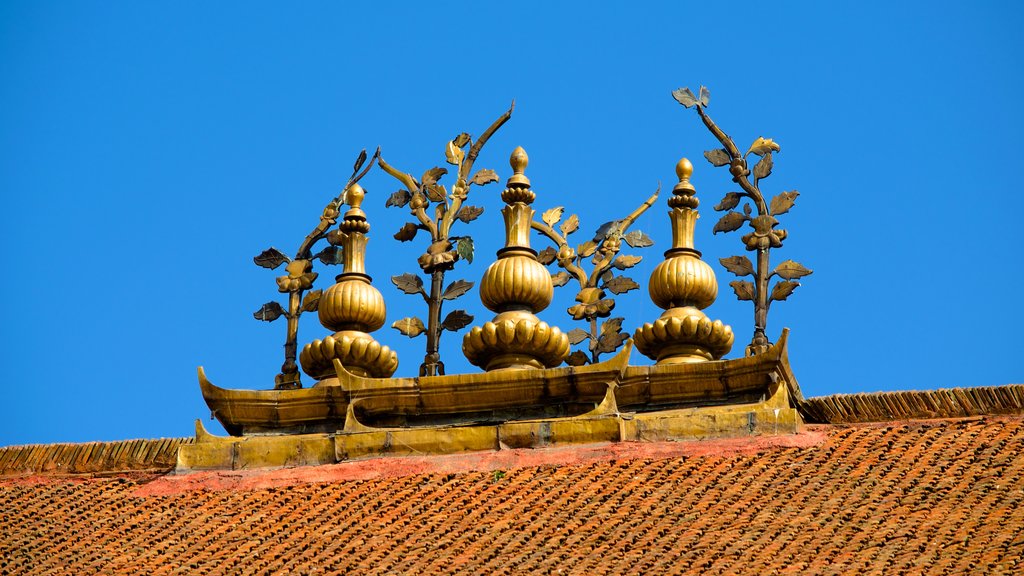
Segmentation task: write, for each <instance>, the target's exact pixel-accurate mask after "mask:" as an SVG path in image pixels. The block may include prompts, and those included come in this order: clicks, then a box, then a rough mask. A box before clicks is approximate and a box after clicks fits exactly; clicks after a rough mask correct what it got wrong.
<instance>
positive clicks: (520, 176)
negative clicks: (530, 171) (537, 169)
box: [507, 146, 530, 188]
mask: <svg viewBox="0 0 1024 576" xmlns="http://www.w3.org/2000/svg"><path fill="white" fill-rule="evenodd" d="M508 163H509V165H511V166H512V172H513V174H512V177H510V178H509V179H508V184H507V186H508V187H509V188H512V187H517V188H518V187H522V188H529V187H530V179H529V178H527V177H526V175H525V174H524V172H526V166H527V165H528V164H529V163H530V157H529V156H527V155H526V150H524V149H523V147H522V146H517V147H516V149H515V150H513V151H512V156H511V157H510V158H509V159H508Z"/></svg>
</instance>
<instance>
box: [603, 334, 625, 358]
mask: <svg viewBox="0 0 1024 576" xmlns="http://www.w3.org/2000/svg"><path fill="white" fill-rule="evenodd" d="M627 338H629V334H623V333H622V332H608V333H605V334H602V335H601V337H600V338H599V339H598V341H597V351H598V352H602V353H611V352H615V350H616V349H617V348H618V347H619V346H622V343H623V342H624V341H625V340H626V339H627Z"/></svg>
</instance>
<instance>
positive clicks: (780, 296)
mask: <svg viewBox="0 0 1024 576" xmlns="http://www.w3.org/2000/svg"><path fill="white" fill-rule="evenodd" d="M799 285H800V283H799V282H776V283H775V286H772V297H771V299H772V300H785V299H786V298H788V297H789V295H790V294H792V293H793V290H796V287H797V286H799Z"/></svg>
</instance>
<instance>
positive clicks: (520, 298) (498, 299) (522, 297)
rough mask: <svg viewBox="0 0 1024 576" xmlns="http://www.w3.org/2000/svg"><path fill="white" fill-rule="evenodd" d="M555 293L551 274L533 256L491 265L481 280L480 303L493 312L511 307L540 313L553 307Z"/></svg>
mask: <svg viewBox="0 0 1024 576" xmlns="http://www.w3.org/2000/svg"><path fill="white" fill-rule="evenodd" d="M554 294H555V288H554V285H553V284H552V283H551V273H550V272H548V269H547V268H545V267H544V265H543V264H541V263H540V262H537V260H536V259H534V258H532V257H530V256H512V257H510V258H501V259H499V260H497V261H495V262H493V263H491V265H490V266H489V267H488V268H487V271H486V272H484V277H483V278H482V279H481V280H480V300H481V301H482V302H483V304H484V306H486V307H487V308H488V309H489V310H491V311H493V312H503V311H505V310H507V309H509V308H511V307H526V308H529V309H531V310H533V311H534V312H540V311H541V310H544V309H545V308H547V307H548V305H549V304H551V299H552V297H554Z"/></svg>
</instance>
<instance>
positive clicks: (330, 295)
mask: <svg viewBox="0 0 1024 576" xmlns="http://www.w3.org/2000/svg"><path fill="white" fill-rule="evenodd" d="M364 196H365V192H364V191H363V188H362V186H360V185H359V184H353V185H352V186H350V187H349V189H348V193H347V194H346V195H345V200H346V203H347V204H348V205H349V207H350V208H349V210H348V211H347V212H345V218H344V219H343V220H342V221H341V223H340V224H339V225H338V229H337V230H335V231H334V232H331V233H330V234H329V235H328V237H327V240H328V241H329V242H330V243H331V244H333V245H340V246H341V253H342V258H343V262H342V264H343V266H344V269H345V271H344V272H342V273H341V274H339V275H338V277H337V278H336V279H335V280H336V281H335V283H334V285H332V286H331V287H330V288H328V289H327V291H326V292H324V293H323V296H322V297H321V298H320V306H319V309H318V310H317V313H318V315H319V318H320V323H321V324H322V325H323V326H324V328H327V329H328V330H331V331H332V332H334V334H332V335H331V336H328V337H326V338H324V339H323V340H313V341H312V342H310V343H309V344H306V346H305V347H304V348H303V349H302V354H300V355H299V362H300V363H301V364H302V369H303V370H304V371H305V372H306V374H309V375H310V376H313V377H314V378H316V379H317V380H319V381H320V382H319V384H321V385H322V384H324V383H325V380H332V379H334V378H336V375H337V373H336V371H335V368H334V362H335V360H337V361H339V362H341V363H342V365H344V366H345V369H346V370H348V372H349V373H351V374H356V375H359V376H367V377H371V378H387V377H389V376H391V375H392V374H394V373H395V370H396V369H397V368H398V355H397V354H395V352H394V351H393V350H391V349H390V348H388V347H387V346H382V345H381V344H380V343H379V342H377V341H376V340H375V339H374V338H373V336H370V334H369V333H370V332H374V331H376V330H379V329H380V328H381V327H382V326H384V320H385V319H386V318H387V309H386V308H385V305H384V296H382V295H381V293H380V290H377V289H376V288H375V287H374V286H373V285H372V284H371V283H370V282H371V278H370V277H369V276H368V275H367V274H366V243H367V241H368V240H369V239H368V238H367V237H366V235H367V233H368V232H369V231H370V223H369V222H367V220H366V213H365V212H363V209H362V204H363V197H364Z"/></svg>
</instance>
